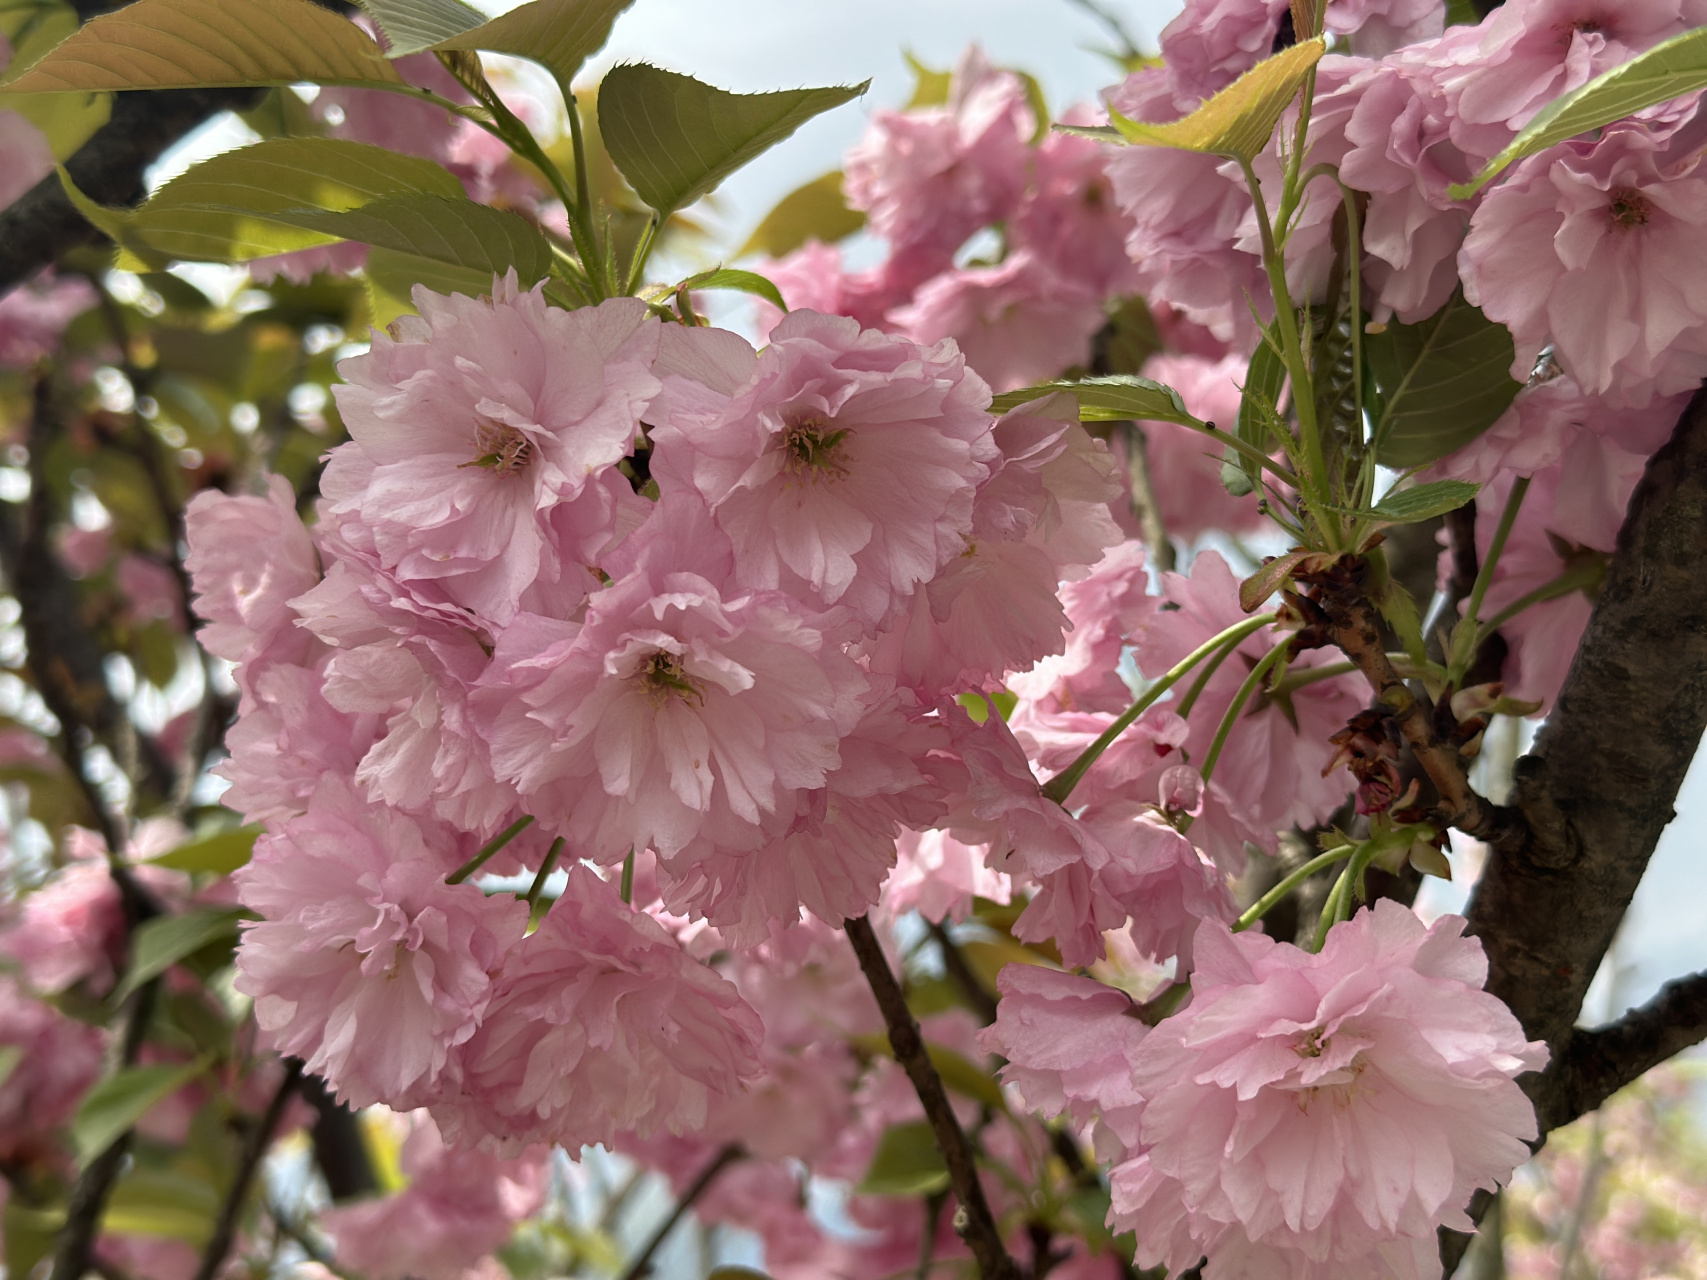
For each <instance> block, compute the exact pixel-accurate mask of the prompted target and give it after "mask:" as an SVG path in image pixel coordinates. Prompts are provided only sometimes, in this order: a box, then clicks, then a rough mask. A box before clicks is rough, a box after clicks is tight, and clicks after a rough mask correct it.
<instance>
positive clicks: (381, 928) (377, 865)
mask: <svg viewBox="0 0 1707 1280" xmlns="http://www.w3.org/2000/svg"><path fill="white" fill-rule="evenodd" d="M447 860H448V859H447V858H446V857H445V853H444V851H440V850H433V849H429V848H428V846H427V844H426V841H425V840H424V839H423V836H422V832H421V829H420V828H419V827H418V826H417V825H416V824H415V823H414V822H413V821H412V820H410V819H409V818H407V817H405V816H403V815H402V814H399V813H396V812H394V811H391V810H388V809H384V808H378V807H374V806H369V805H364V804H363V803H362V802H361V801H360V800H358V799H357V798H356V797H355V796H354V795H353V794H352V793H351V791H350V789H349V787H348V785H347V784H345V783H343V782H342V781H340V780H338V779H337V778H335V777H328V778H327V779H326V780H325V781H324V782H323V783H322V784H321V785H320V787H319V789H318V790H316V792H315V793H314V796H313V798H312V800H311V802H310V804H309V808H308V811H307V812H306V813H305V814H303V815H302V816H300V817H297V818H294V819H292V820H291V821H290V822H287V823H286V824H285V825H284V827H283V829H282V830H281V831H279V832H278V833H277V834H269V835H266V836H263V837H262V838H261V840H260V841H258V842H257V845H256V849H255V856H254V858H253V859H252V860H251V861H250V862H249V864H248V865H247V866H245V867H244V868H243V869H242V870H241V871H239V872H238V873H237V875H236V877H235V879H236V880H237V884H238V888H239V891H240V896H241V898H242V901H243V905H244V906H246V907H249V908H250V909H252V910H254V911H257V912H259V913H260V915H261V916H262V919H261V921H260V922H259V923H257V924H251V925H248V926H247V927H246V928H245V930H244V933H243V942H242V945H241V946H240V947H239V948H238V956H237V968H238V978H237V987H238V989H239V990H240V991H242V992H244V993H245V994H247V995H251V996H253V997H254V998H255V1020H256V1021H257V1022H258V1023H259V1024H260V1026H261V1030H262V1032H263V1033H264V1036H265V1038H266V1040H267V1042H268V1044H269V1045H270V1046H272V1047H274V1048H276V1049H278V1050H279V1052H281V1053H291V1054H295V1055H297V1056H298V1057H300V1058H302V1059H303V1060H304V1061H305V1062H306V1063H307V1065H308V1069H309V1070H310V1071H314V1072H317V1073H319V1074H321V1075H323V1076H324V1077H325V1078H326V1080H327V1083H329V1084H331V1085H332V1087H333V1088H334V1089H335V1090H336V1091H337V1093H338V1096H339V1097H341V1098H343V1099H345V1100H346V1101H348V1102H349V1103H350V1104H351V1105H352V1106H358V1107H360V1106H369V1105H371V1104H373V1103H375V1102H387V1103H391V1102H398V1101H400V1100H402V1099H403V1098H405V1096H407V1095H409V1094H410V1093H411V1092H412V1091H419V1090H423V1089H430V1088H431V1086H432V1085H433V1084H434V1082H435V1081H436V1080H437V1079H438V1076H439V1073H440V1072H441V1071H442V1070H443V1069H444V1066H445V1063H446V1061H447V1059H448V1057H449V1055H450V1052H451V1050H452V1049H453V1048H454V1047H455V1046H456V1045H458V1044H461V1043H462V1042H463V1041H465V1040H467V1039H468V1038H469V1037H470V1036H471V1035H473V1034H474V1031H475V1028H476V1027H478V1026H479V1024H480V1019H481V1017H482V1016H483V1015H484V1013H485V1011H486V1006H487V1004H488V1002H489V1001H490V1000H491V999H492V981H493V975H494V974H495V973H496V972H497V970H498V968H499V966H500V965H501V964H503V963H504V955H505V952H506V951H507V950H508V949H509V948H510V947H512V946H514V945H515V944H516V943H518V942H519V941H520V940H521V935H522V930H523V929H524V927H525V926H526V924H527V908H526V906H525V905H524V904H522V903H521V902H519V901H518V900H516V899H515V898H510V897H506V896H504V895H498V896H494V897H490V898H489V897H487V896H486V895H485V894H484V893H483V892H482V891H481V890H480V888H479V887H478V886H476V885H473V884H459V885H447V884H446V883H445V882H444V877H445V874H446V872H447V871H448V870H450V869H451V868H450V867H447V866H445V865H444V864H445V862H446V861H447ZM453 865H454V864H453Z"/></svg>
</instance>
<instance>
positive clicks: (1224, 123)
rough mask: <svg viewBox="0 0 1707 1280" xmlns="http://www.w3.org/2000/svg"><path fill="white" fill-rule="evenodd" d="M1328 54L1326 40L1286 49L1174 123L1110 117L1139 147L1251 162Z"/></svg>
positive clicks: (1258, 65) (1114, 112) (1117, 116)
mask: <svg viewBox="0 0 1707 1280" xmlns="http://www.w3.org/2000/svg"><path fill="white" fill-rule="evenodd" d="M1327 49H1328V44H1327V41H1326V40H1325V39H1323V38H1322V37H1321V36H1317V37H1316V38H1315V39H1314V40H1305V41H1302V42H1300V43H1298V44H1295V45H1293V46H1292V47H1291V48H1289V49H1282V50H1281V51H1280V52H1279V53H1277V54H1275V55H1274V56H1273V57H1272V58H1265V59H1264V60H1263V61H1261V62H1259V63H1257V65H1256V66H1254V67H1252V68H1251V69H1250V70H1249V71H1247V72H1245V74H1244V75H1242V76H1240V77H1239V78H1238V79H1237V80H1235V81H1233V83H1232V84H1230V85H1228V86H1227V87H1226V88H1225V89H1223V90H1221V92H1220V93H1218V94H1216V95H1215V96H1214V97H1213V98H1211V99H1209V101H1207V102H1205V103H1204V104H1203V105H1202V106H1201V107H1199V108H1198V109H1197V110H1196V111H1193V112H1192V113H1191V114H1190V115H1188V116H1186V117H1185V118H1184V119H1183V120H1175V121H1174V122H1173V123H1172V124H1144V123H1141V122H1140V121H1137V120H1128V119H1127V118H1126V117H1125V116H1123V115H1121V114H1120V113H1119V112H1118V111H1110V112H1109V118H1110V119H1111V120H1112V121H1113V122H1114V127H1115V128H1116V129H1118V130H1119V131H1120V134H1121V136H1122V137H1123V138H1125V139H1126V141H1127V142H1129V143H1133V144H1135V145H1138V146H1146V147H1176V148H1178V149H1180V150H1182V151H1204V152H1208V153H1209V154H1211V155H1217V156H1231V157H1233V158H1234V159H1238V160H1251V159H1254V158H1255V156H1256V154H1257V153H1258V152H1259V151H1261V150H1262V149H1263V148H1264V147H1266V146H1267V145H1268V140H1269V136H1270V135H1271V134H1273V133H1274V126H1275V125H1276V124H1277V123H1278V122H1279V120H1280V116H1281V113H1282V112H1283V111H1285V110H1286V108H1287V107H1288V106H1289V105H1290V104H1291V102H1292V99H1294V98H1296V97H1297V96H1298V90H1299V88H1300V87H1302V86H1303V84H1304V77H1305V76H1306V75H1307V74H1309V71H1310V68H1312V67H1314V66H1315V65H1316V63H1318V62H1320V61H1321V59H1322V55H1323V54H1324V53H1326V52H1327Z"/></svg>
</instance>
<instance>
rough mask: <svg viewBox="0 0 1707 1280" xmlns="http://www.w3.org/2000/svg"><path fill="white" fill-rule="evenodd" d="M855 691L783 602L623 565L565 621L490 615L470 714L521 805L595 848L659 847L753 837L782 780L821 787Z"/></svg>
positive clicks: (838, 663)
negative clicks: (629, 570)
mask: <svg viewBox="0 0 1707 1280" xmlns="http://www.w3.org/2000/svg"><path fill="white" fill-rule="evenodd" d="M865 690H866V680H865V677H864V676H863V675H862V674H861V673H860V671H859V669H858V668H857V667H856V665H855V664H854V662H853V660H852V659H851V658H849V657H847V656H846V655H844V654H843V653H841V652H840V650H839V649H837V648H836V647H835V646H834V645H831V644H828V643H826V641H825V639H824V636H823V634H822V632H820V631H819V630H818V629H817V628H815V627H814V626H812V625H811V623H810V622H809V620H808V619H807V618H806V617H805V616H804V615H803V613H802V612H801V610H800V609H799V607H798V606H797V605H796V604H795V603H794V602H793V601H792V600H791V599H790V598H789V597H786V596H783V595H781V594H779V593H777V592H760V593H757V594H753V595H745V594H743V595H726V594H725V593H723V592H722V591H720V590H719V589H718V588H717V587H716V586H714V585H713V584H712V583H711V582H710V581H708V580H707V579H705V578H702V577H700V576H699V575H697V574H693V573H687V572H675V573H671V572H661V573H659V574H658V575H657V576H656V577H653V576H652V575H651V574H649V573H647V572H645V571H637V572H635V573H633V574H631V575H630V576H628V577H626V578H624V579H622V580H620V581H618V582H617V583H615V584H614V585H612V586H610V587H607V588H606V589H605V590H603V591H601V592H599V593H598V594H597V595H595V596H594V597H593V599H592V601H591V603H590V605H589V611H588V615H587V620H586V622H585V624H583V625H580V626H577V625H576V624H573V623H561V622H555V621H552V620H549V619H545V618H532V617H524V618H522V619H519V620H518V621H517V622H516V624H515V625H513V626H511V627H510V628H508V629H507V630H506V631H505V632H504V634H503V635H502V636H501V637H500V639H499V642H498V650H497V653H496V654H495V655H494V659H493V664H492V669H491V670H490V672H488V674H487V675H486V676H485V677H484V678H483V680H482V683H481V688H480V689H479V690H477V691H476V694H475V710H476V715H477V716H478V717H482V719H481V723H482V724H483V726H484V735H485V737H486V739H487V740H488V741H489V742H490V744H491V750H492V762H493V767H494V769H495V770H496V772H497V774H498V775H499V776H500V777H501V778H504V779H507V780H509V781H511V782H513V783H514V784H515V786H516V788H517V790H518V791H519V792H520V793H521V796H522V798H523V801H524V803H525V804H527V805H529V806H530V808H529V810H528V811H529V812H532V813H535V814H536V815H537V816H539V817H540V818H541V820H542V821H545V822H547V823H548V824H552V825H555V826H558V827H560V828H562V829H564V830H566V831H567V830H572V831H573V833H574V836H575V839H576V843H577V846H578V847H579V848H580V850H581V851H582V852H583V853H585V854H587V855H588V856H591V857H594V858H596V859H599V860H601V861H607V862H608V861H620V860H621V859H622V858H623V857H624V856H625V855H626V854H627V853H628V850H629V849H630V848H631V847H632V848H640V849H644V848H647V847H652V848H655V849H656V850H657V851H658V852H659V853H660V854H661V855H662V856H663V857H665V858H666V859H668V858H671V857H674V856H675V855H676V854H677V853H679V852H680V851H681V850H682V849H683V848H684V847H685V846H687V845H688V843H689V842H690V841H692V840H693V839H694V838H695V837H696V836H704V837H705V838H706V839H707V840H709V841H710V842H711V843H712V844H713V845H717V846H724V847H730V848H748V849H751V848H755V847H757V845H758V844H759V843H760V842H761V841H762V840H763V838H764V832H763V829H762V826H761V824H762V823H763V821H764V820H765V818H766V817H767V816H768V815H772V814H776V813H778V812H779V810H791V809H792V808H793V806H794V796H793V795H792V794H791V793H792V792H793V791H795V790H797V789H805V790H812V789H816V788H818V787H822V786H824V785H825V777H826V775H827V774H829V773H830V772H832V771H833V770H834V769H835V768H836V767H837V764H838V763H839V759H840V757H839V754H838V751H837V743H838V742H839V741H840V739H841V738H842V736H843V735H844V734H846V733H847V732H848V731H849V730H850V729H852V728H853V725H854V724H855V723H856V722H857V720H858V718H859V715H860V710H861V708H860V705H859V701H860V699H861V697H862V695H863V694H864V693H865Z"/></svg>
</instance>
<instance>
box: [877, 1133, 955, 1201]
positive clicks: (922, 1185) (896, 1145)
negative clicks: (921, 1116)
mask: <svg viewBox="0 0 1707 1280" xmlns="http://www.w3.org/2000/svg"><path fill="white" fill-rule="evenodd" d="M947 1187H948V1166H947V1165H945V1164H944V1163H943V1162H942V1153H941V1152H940V1151H938V1150H937V1146H936V1134H935V1133H934V1132H932V1130H931V1125H930V1121H928V1120H909V1121H907V1122H906V1123H904V1124H895V1125H890V1126H889V1127H888V1128H887V1129H885V1130H884V1131H883V1136H882V1137H880V1138H878V1140H877V1151H876V1152H875V1153H874V1154H873V1155H872V1157H871V1164H870V1166H869V1167H868V1168H867V1169H866V1171H865V1177H864V1178H863V1179H862V1180H861V1181H860V1184H859V1185H858V1186H857V1187H855V1188H854V1191H855V1193H856V1194H858V1195H865V1196H925V1195H934V1194H935V1193H936V1192H938V1191H942V1190H945V1189H946V1188H947Z"/></svg>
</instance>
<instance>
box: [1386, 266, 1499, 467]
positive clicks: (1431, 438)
mask: <svg viewBox="0 0 1707 1280" xmlns="http://www.w3.org/2000/svg"><path fill="white" fill-rule="evenodd" d="M1515 354H1516V353H1515V349H1514V348H1513V346H1512V340H1511V334H1510V333H1509V332H1508V331H1507V330H1506V328H1505V326H1504V325H1500V324H1495V323H1494V322H1493V321H1491V320H1489V319H1488V318H1487V317H1486V316H1484V315H1483V314H1482V313H1481V312H1480V311H1478V310H1477V309H1476V308H1475V307H1472V306H1471V305H1470V304H1469V303H1468V302H1466V301H1464V295H1463V294H1461V293H1455V294H1453V295H1452V298H1451V300H1450V301H1449V302H1447V304H1446V305H1445V306H1444V307H1442V308H1441V309H1440V310H1439V311H1437V312H1436V313H1435V314H1434V315H1432V316H1430V317H1429V318H1428V319H1426V320H1422V321H1419V322H1418V323H1416V324H1397V323H1394V324H1389V325H1388V326H1387V328H1386V329H1385V331H1383V332H1381V333H1372V334H1368V335H1366V336H1365V338H1364V340H1363V355H1364V359H1365V360H1366V361H1367V362H1368V366H1369V370H1370V373H1371V374H1372V375H1373V376H1374V379H1375V386H1376V391H1377V393H1378V394H1377V403H1376V404H1374V405H1372V406H1370V411H1371V416H1372V417H1373V418H1374V419H1375V430H1374V434H1373V437H1372V444H1373V447H1374V452H1375V460H1376V461H1377V462H1379V463H1380V464H1381V465H1382V466H1384V467H1392V468H1394V469H1395V470H1405V469H1408V468H1411V467H1421V466H1426V465H1427V464H1428V463H1430V462H1433V461H1434V460H1435V459H1437V458H1443V457H1445V456H1446V455H1447V454H1449V453H1451V452H1452V451H1453V450H1454V449H1459V448H1462V447H1463V446H1464V445H1467V444H1469V443H1470V441H1472V440H1474V439H1475V438H1476V437H1477V436H1479V435H1481V434H1482V432H1484V431H1486V430H1487V429H1488V428H1489V427H1491V426H1493V425H1494V422H1495V420H1497V419H1498V418H1499V416H1500V415H1501V414H1502V413H1504V412H1505V411H1506V408H1507V406H1509V405H1510V404H1511V401H1512V397H1513V396H1515V395H1516V394H1517V393H1518V391H1519V390H1520V389H1521V386H1522V384H1520V383H1518V382H1517V381H1515V380H1514V379H1513V378H1512V376H1511V364H1512V360H1513V359H1514V358H1515Z"/></svg>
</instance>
